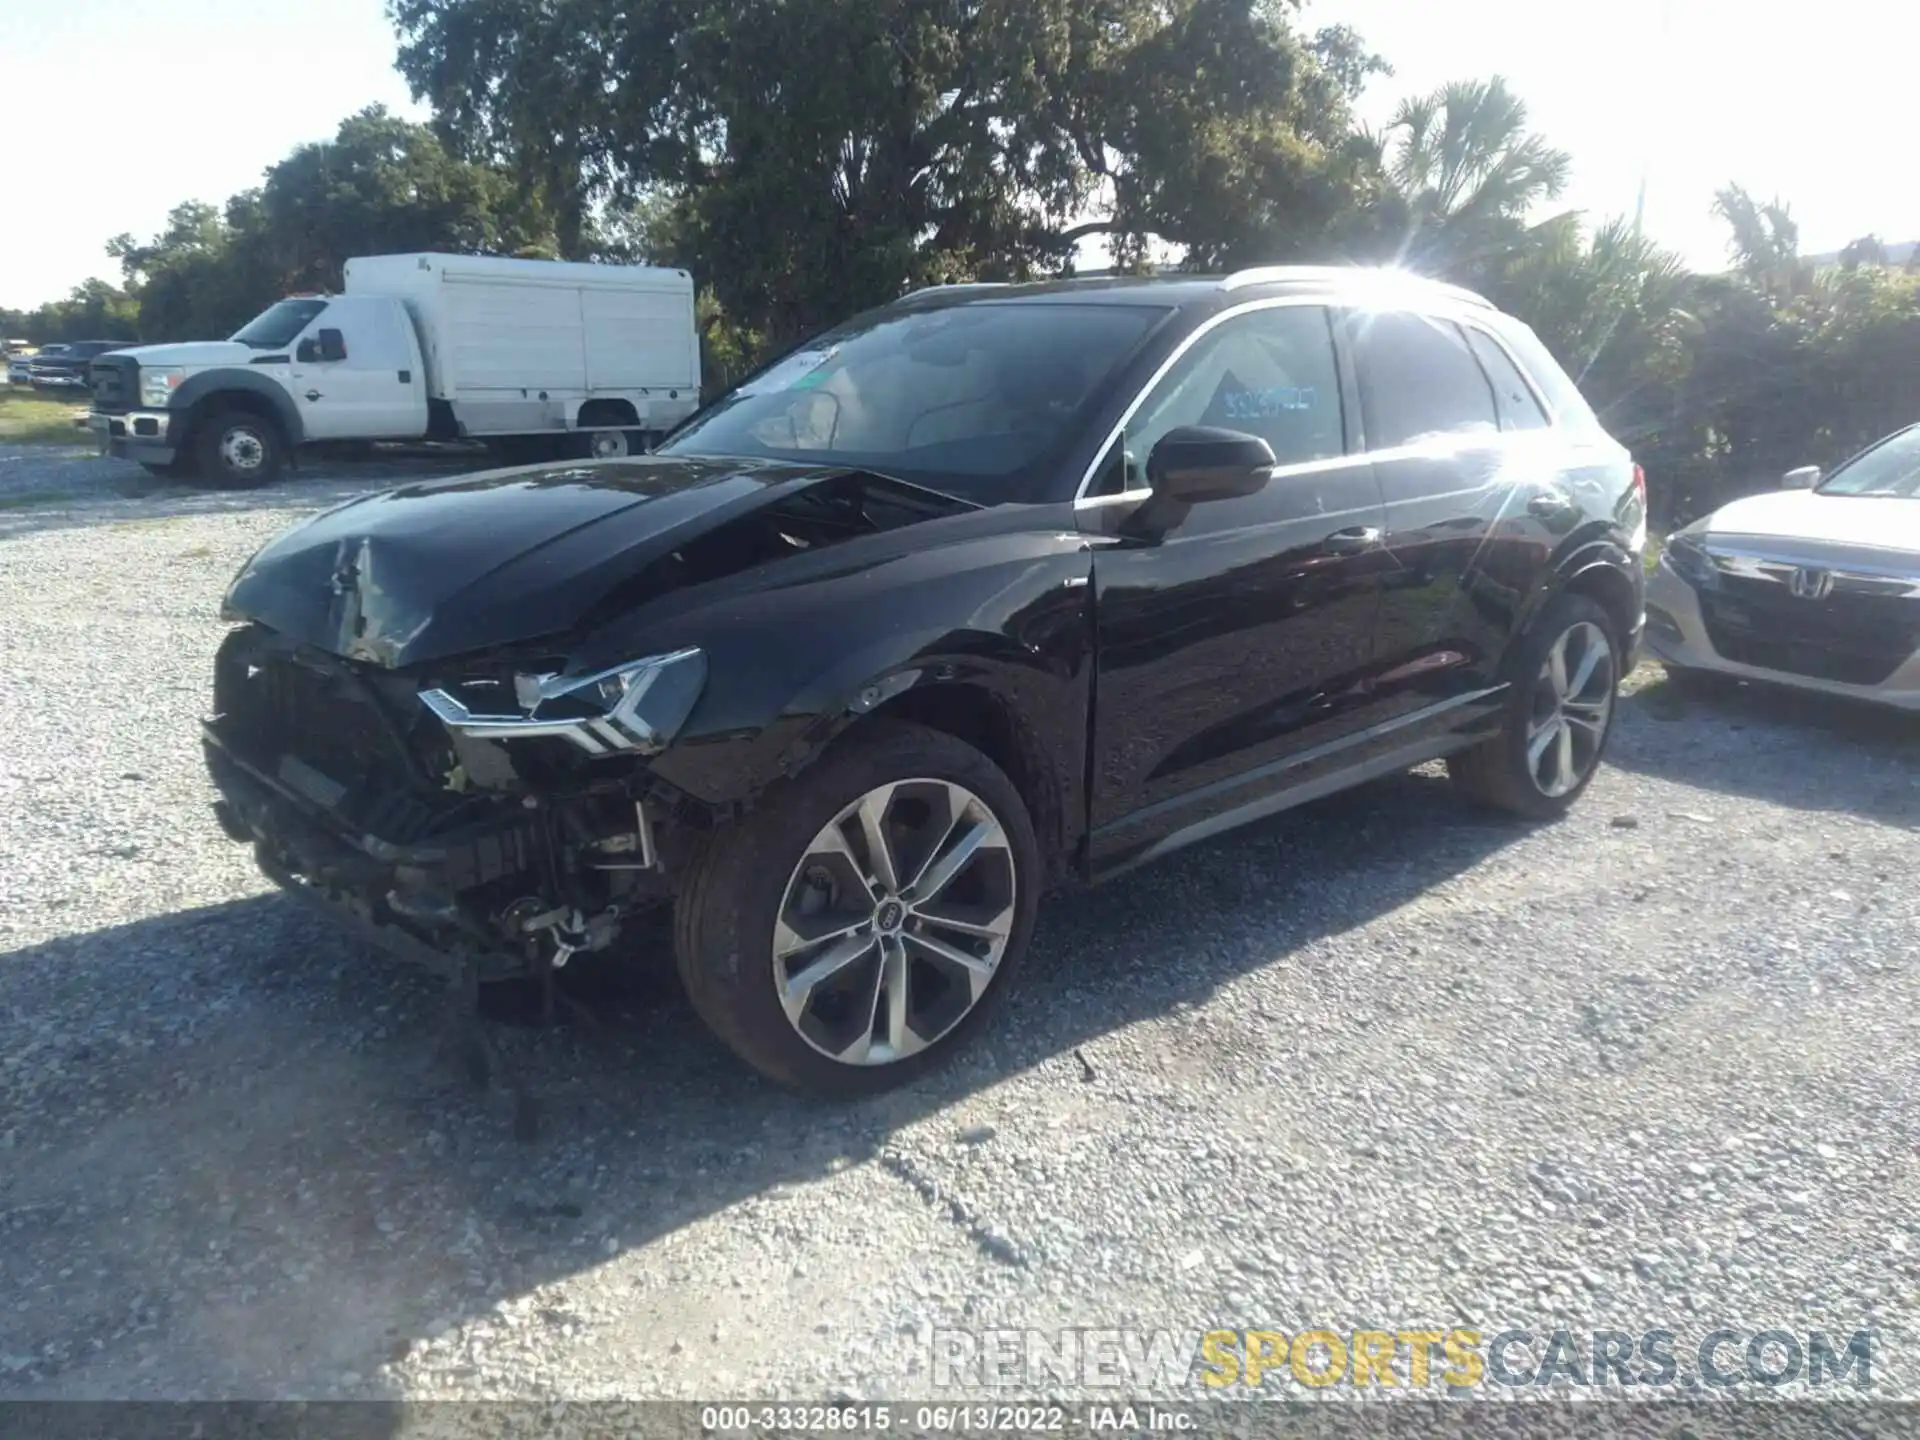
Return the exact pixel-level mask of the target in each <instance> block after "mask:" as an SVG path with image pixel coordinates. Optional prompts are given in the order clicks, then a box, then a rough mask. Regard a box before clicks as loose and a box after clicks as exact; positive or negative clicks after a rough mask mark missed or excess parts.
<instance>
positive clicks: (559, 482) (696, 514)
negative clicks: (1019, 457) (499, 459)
mask: <svg viewBox="0 0 1920 1440" xmlns="http://www.w3.org/2000/svg"><path fill="white" fill-rule="evenodd" d="M815 490H830V491H831V492H832V494H833V495H834V496H835V497H836V499H837V500H838V501H841V502H845V503H846V504H847V505H848V507H849V508H848V513H849V514H853V515H858V516H865V515H868V514H870V513H871V512H872V511H873V510H874V509H875V508H876V507H874V506H873V505H872V504H871V503H870V502H871V501H873V500H875V499H878V500H881V501H882V502H894V503H890V504H889V503H883V504H882V505H881V506H880V507H877V508H879V509H883V510H886V511H888V512H890V513H891V514H893V515H894V516H895V517H896V518H895V519H894V520H893V521H892V522H891V523H888V524H881V525H874V524H872V523H870V522H869V523H866V524H865V525H847V526H839V525H835V526H829V527H827V528H825V529H824V530H820V531H816V532H812V533H811V538H807V537H806V536H803V537H802V538H799V539H796V538H794V536H793V535H792V534H789V533H787V532H789V531H794V532H799V531H800V530H801V527H802V525H804V523H805V522H804V521H801V522H799V523H796V524H794V525H783V524H779V523H776V524H761V525H760V526H758V527H757V528H756V529H755V530H754V531H753V533H751V534H745V533H743V534H742V535H741V536H740V537H739V539H740V543H738V544H728V543H714V542H715V541H716V540H717V541H720V542H725V541H728V540H730V539H732V538H733V537H730V536H719V535H717V533H716V532H719V531H720V530H722V529H723V527H728V526H730V525H736V524H739V523H741V522H745V521H746V520H748V519H749V517H755V516H760V515H763V514H765V513H766V512H777V511H778V510H779V508H780V507H781V506H783V505H784V504H787V503H788V502H793V501H796V500H797V499H798V498H799V497H802V496H804V495H808V494H810V492H813V491H815ZM974 508H975V507H973V506H971V505H968V504H967V503H966V502H964V501H959V500H954V499H952V498H951V497H949V496H945V495H939V494H936V493H935V492H932V491H928V490H922V489H920V488H919V487H917V486H912V485H907V484H905V483H904V482H901V481H895V480H889V479H886V478H885V477H882V476H878V475H871V474H868V473H866V472H863V471H849V470H846V469H840V468H824V467H819V466H802V465H787V464H780V463H776V462H759V461H751V460H708V459H691V458H689V459H680V458H665V457H640V458H634V459H625V460H604V461H583V462H579V463H575V464H570V465H554V466H534V467H530V468H522V469H515V470H499V471H490V472H487V473H485V474H480V475H469V476H464V477H460V478H457V479H451V480H440V481H431V482H426V483H422V484H417V485H407V486H403V487H401V488H399V489H397V490H390V491H386V492H383V493H380V494H375V495H368V496H365V497H362V498H359V499H356V500H350V501H348V502H347V503H346V504H344V505H340V506H336V507H335V508H334V509H332V510H328V511H326V512H324V513H322V514H320V515H317V516H315V517H314V518H312V519H311V520H308V521H305V522H304V523H302V524H300V525H297V526H295V527H294V528H293V529H291V530H289V531H287V532H285V533H284V534H282V535H280V536H279V537H278V538H277V539H275V540H273V541H271V542H269V543H268V544H267V545H266V546H265V547H264V548H263V549H262V550H261V551H260V552H259V553H258V554H256V555H255V556H254V557H253V559H252V560H251V561H249V562H248V564H247V566H246V568H245V569H243V570H242V571H241V573H240V575H239V577H238V578H237V579H236V580H235V581H234V582H233V585H232V588H231V589H230V590H229V591H228V594H227V600H226V604H225V606H224V610H223V613H224V615H225V617H226V618H227V619H229V620H254V621H258V622H260V623H261V624H264V625H266V626H268V627H269V628H271V629H273V630H276V631H278V632H280V633H281V634H283V635H287V636H289V637H291V638H293V639H295V640H299V641H302V642H304V643H306V644H310V645H314V646H317V647H319V648H321V649H325V650H329V651H332V652H334V653H336V654H340V655H347V656H350V657H352V658H355V659H359V660H364V661H368V662H371V663H373V664H377V665H382V666H387V667H392V668H399V667H403V666H408V665H414V664H421V663H426V662H430V661H435V660H440V659H444V658H447V657H449V656H455V655H461V654H466V653H469V652H473V651H479V650H488V649H494V648H497V647H501V646H507V645H516V644H520V643H523V642H527V641H532V640H537V639H541V638H544V637H548V636H557V635H560V634H562V633H563V632H566V631H568V630H571V629H573V628H575V627H576V626H578V625H580V624H581V623H582V622H583V621H585V620H586V619H587V618H588V617H589V616H591V615H594V614H596V613H598V612H599V611H601V610H602V609H603V608H604V605H605V603H606V602H607V601H608V599H609V597H610V596H614V595H615V594H616V592H617V593H618V594H619V595H621V596H623V597H625V598H626V600H627V602H628V603H630V604H638V603H641V602H642V601H643V600H644V599H646V598H649V597H650V596H651V595H654V594H658V593H661V592H663V591H664V590H666V589H671V588H674V587H675V586H676V585H684V584H697V583H700V582H701V581H702V580H709V579H714V578H718V577H719V576H721V575H725V574H729V573H738V572H740V571H742V570H745V569H749V568H752V567H753V566H755V565H761V564H767V563H777V562H778V560H779V559H780V558H781V556H782V555H783V554H784V553H787V552H786V547H788V546H790V547H792V549H793V550H794V551H798V550H800V549H817V548H820V545H821V544H823V543H828V542H830V541H832V540H834V539H839V538H848V539H851V538H855V537H856V536H857V535H858V534H860V533H868V532H870V531H871V530H873V529H888V528H895V527H896V526H897V525H898V524H900V523H911V522H912V521H913V520H918V519H933V518H937V517H938V516H940V515H943V514H953V513H958V512H962V511H967V510H971V509H974ZM702 537H713V539H711V540H709V542H708V543H707V544H706V545H704V546H696V545H694V544H693V543H692V542H694V541H697V540H700V539H702Z"/></svg>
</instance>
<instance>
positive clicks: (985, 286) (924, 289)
mask: <svg viewBox="0 0 1920 1440" xmlns="http://www.w3.org/2000/svg"><path fill="white" fill-rule="evenodd" d="M1006 288H1007V282H1006V281H1004V280H962V281H958V282H956V283H954V284H951V285H922V286H921V287H920V288H919V289H918V290H909V291H908V292H907V293H906V294H904V295H902V296H901V297H900V298H901V299H902V300H913V299H917V298H918V297H920V296H922V295H955V294H958V293H960V292H962V291H966V290H1004V289H1006Z"/></svg>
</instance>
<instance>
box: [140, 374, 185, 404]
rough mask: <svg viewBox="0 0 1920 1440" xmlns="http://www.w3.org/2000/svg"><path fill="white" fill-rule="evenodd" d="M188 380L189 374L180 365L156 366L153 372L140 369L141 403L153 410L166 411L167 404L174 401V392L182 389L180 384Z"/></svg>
mask: <svg viewBox="0 0 1920 1440" xmlns="http://www.w3.org/2000/svg"><path fill="white" fill-rule="evenodd" d="M186 378H187V372H186V371H185V370H184V369H182V368H181V367H180V366H178V365H156V366H154V367H153V368H152V369H151V370H149V369H148V368H147V367H146V366H144V365H142V366H141V367H140V403H141V404H142V405H145V406H147V407H148V408H149V409H153V410H164V409H166V408H167V402H168V401H170V400H171V399H173V392H174V391H175V390H178V389H179V388H180V382H181V381H182V380H184V379H186Z"/></svg>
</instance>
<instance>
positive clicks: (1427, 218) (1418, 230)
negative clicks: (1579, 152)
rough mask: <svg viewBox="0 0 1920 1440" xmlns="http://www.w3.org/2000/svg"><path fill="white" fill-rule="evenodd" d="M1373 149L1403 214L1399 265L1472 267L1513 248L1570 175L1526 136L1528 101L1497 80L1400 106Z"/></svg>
mask: <svg viewBox="0 0 1920 1440" xmlns="http://www.w3.org/2000/svg"><path fill="white" fill-rule="evenodd" d="M1379 144H1380V148H1381V153H1382V156H1383V159H1384V162H1385V166H1386V173H1387V178H1388V179H1389V181H1391V183H1392V184H1393V187H1394V188H1395V189H1396V190H1397V191H1398V192H1399V194H1400V197H1401V200H1402V202H1403V204H1404V205H1405V207H1406V211H1407V219H1406V234H1405V237H1404V241H1403V243H1402V248H1401V255H1402V258H1403V260H1404V261H1406V262H1408V263H1411V264H1415V265H1418V266H1420V267H1421V268H1427V269H1449V270H1456V271H1457V270H1459V269H1460V268H1461V267H1463V266H1464V267H1472V266H1474V265H1475V264H1477V263H1478V262H1480V261H1482V260H1484V259H1486V258H1487V257H1488V256H1490V255H1494V254H1497V253H1499V252H1501V251H1503V250H1505V249H1507V248H1509V247H1511V246H1513V245H1514V244H1516V243H1519V242H1521V241H1522V240H1523V239H1524V237H1525V235H1526V219H1527V216H1528V215H1529V214H1531V213H1532V212H1533V211H1534V210H1535V209H1536V208H1537V207H1538V206H1539V205H1540V204H1542V203H1543V202H1545V201H1549V200H1555V199H1558V198H1559V196H1560V194H1561V192H1562V191H1563V190H1564V189H1565V188H1566V183H1567V176H1568V173H1569V171H1570V169H1571V168H1572V161H1571V159H1570V158H1569V157H1568V155H1567V154H1566V152H1565V151H1562V150H1556V149H1554V148H1553V146H1551V145H1549V144H1548V143H1547V142H1546V140H1545V139H1544V138H1542V137H1541V136H1539V135H1536V134H1533V133H1532V132H1531V131H1529V130H1528V129H1527V107H1526V103H1525V102H1524V101H1523V100H1521V99H1520V97H1519V96H1518V95H1516V94H1514V93H1513V91H1512V90H1511V89H1510V88H1509V87H1508V85H1507V82H1506V81H1505V80H1504V79H1502V78H1501V77H1500V76H1497V75H1496V76H1494V77H1493V78H1492V79H1491V80H1461V81H1455V82H1454V83H1452V84H1450V85H1443V86H1441V87H1440V88H1439V89H1438V90H1435V91H1434V92H1433V93H1431V94H1429V95H1421V96H1415V97H1413V98H1411V99H1408V100H1403V101H1402V102H1401V103H1400V107H1399V109H1398V110H1397V111H1396V112H1395V113H1394V117H1393V119H1392V121H1391V122H1390V123H1389V124H1388V126H1387V128H1386V132H1385V134H1384V135H1383V136H1382V137H1380V139H1379Z"/></svg>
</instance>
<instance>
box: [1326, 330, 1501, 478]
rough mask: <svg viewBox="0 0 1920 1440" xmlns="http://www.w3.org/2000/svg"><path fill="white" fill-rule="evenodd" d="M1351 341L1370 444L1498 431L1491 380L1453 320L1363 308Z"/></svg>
mask: <svg viewBox="0 0 1920 1440" xmlns="http://www.w3.org/2000/svg"><path fill="white" fill-rule="evenodd" d="M1355 341H1356V343H1355V351H1354V353H1355V359H1356V362H1357V364H1358V367H1359V371H1360V404H1361V409H1362V411H1363V412H1364V413H1365V415H1366V421H1367V448H1368V449H1369V450H1391V449H1394V448H1396V447H1397V446H1401V445H1411V444H1414V443H1416V442H1418V441H1422V440H1432V439H1437V438H1439V437H1440V436H1443V435H1471V434H1475V433H1483V432H1484V433H1491V432H1495V431H1498V430H1499V428H1500V420H1499V415H1498V412H1497V411H1496V410H1495V408H1494V401H1493V387H1492V386H1491V385H1489V384H1488V383H1487V377H1486V375H1485V374H1484V373H1483V372H1482V371H1481V369H1480V362H1479V361H1477V360H1475V359H1474V358H1473V352H1472V351H1471V350H1469V349H1468V348H1467V341H1466V337H1465V336H1464V335H1462V334H1461V333H1460V327H1459V326H1457V325H1455V324H1453V323H1452V322H1451V321H1448V320H1441V319H1437V318H1435V317H1433V316H1430V315H1415V314H1412V313H1411V312H1408V311H1404V310H1385V311H1372V312H1367V313H1363V314H1361V315H1359V316H1358V317H1356V320H1355Z"/></svg>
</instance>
